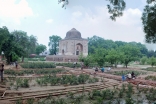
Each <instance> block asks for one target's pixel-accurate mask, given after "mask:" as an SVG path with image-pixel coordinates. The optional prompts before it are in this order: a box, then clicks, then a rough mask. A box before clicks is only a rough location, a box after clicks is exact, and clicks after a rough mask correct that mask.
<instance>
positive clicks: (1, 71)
mask: <svg viewBox="0 0 156 104" xmlns="http://www.w3.org/2000/svg"><path fill="white" fill-rule="evenodd" d="M3 72H4V64H3V63H2V64H1V70H0V73H1V82H3Z"/></svg>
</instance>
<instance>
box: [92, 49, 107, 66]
mask: <svg viewBox="0 0 156 104" xmlns="http://www.w3.org/2000/svg"><path fill="white" fill-rule="evenodd" d="M106 55H107V50H106V49H104V48H97V49H96V50H95V53H94V54H92V57H93V59H94V61H95V62H97V64H98V65H99V66H100V67H102V66H103V65H104V63H105V61H106Z"/></svg>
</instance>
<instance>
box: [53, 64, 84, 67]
mask: <svg viewBox="0 0 156 104" xmlns="http://www.w3.org/2000/svg"><path fill="white" fill-rule="evenodd" d="M56 66H64V67H70V68H74V65H73V63H56ZM75 66H76V67H81V65H80V64H79V63H77V64H76V65H75Z"/></svg>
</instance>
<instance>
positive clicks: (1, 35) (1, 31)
mask: <svg viewBox="0 0 156 104" xmlns="http://www.w3.org/2000/svg"><path fill="white" fill-rule="evenodd" d="M9 35H10V33H9V30H8V29H7V27H5V26H3V27H2V28H0V54H1V51H2V50H1V48H2V44H3V43H4V42H5V41H6V40H7V39H8V38H9Z"/></svg>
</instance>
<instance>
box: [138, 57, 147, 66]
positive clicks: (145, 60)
mask: <svg viewBox="0 0 156 104" xmlns="http://www.w3.org/2000/svg"><path fill="white" fill-rule="evenodd" d="M147 59H148V58H147V57H146V56H143V57H142V58H141V59H140V62H141V64H142V65H145V63H146V62H147Z"/></svg>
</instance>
